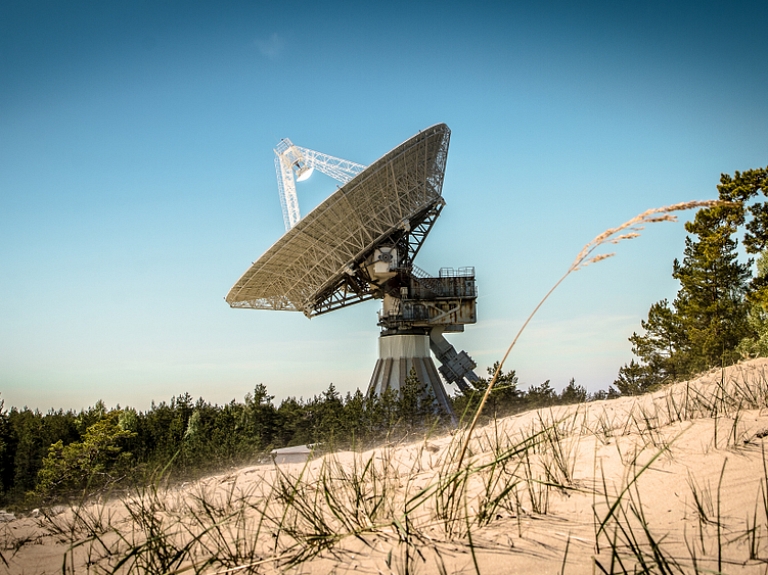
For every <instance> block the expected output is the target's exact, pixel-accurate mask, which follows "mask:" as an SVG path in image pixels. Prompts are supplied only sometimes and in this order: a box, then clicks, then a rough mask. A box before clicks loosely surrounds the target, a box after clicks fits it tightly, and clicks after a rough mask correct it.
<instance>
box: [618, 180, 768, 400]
mask: <svg viewBox="0 0 768 575" xmlns="http://www.w3.org/2000/svg"><path fill="white" fill-rule="evenodd" d="M766 182H768V168H766V169H758V170H749V171H747V172H744V173H743V174H742V173H739V172H736V174H735V175H734V176H729V175H727V174H723V175H722V176H721V177H720V185H719V186H718V191H719V193H720V199H722V200H726V201H728V202H730V203H728V204H720V205H716V206H714V207H710V208H704V209H701V210H699V211H698V212H697V213H696V216H695V218H694V220H693V221H692V222H687V223H686V224H685V229H686V231H687V232H688V233H689V234H691V235H690V236H688V237H686V239H685V249H684V252H683V259H682V261H678V260H675V261H674V263H673V271H672V276H673V277H674V278H675V279H676V280H678V281H679V282H680V289H679V291H678V293H677V296H676V297H675V299H674V301H673V302H672V304H671V305H670V304H669V302H668V301H667V300H662V301H660V302H657V303H655V304H653V305H652V306H651V308H650V310H649V312H648V318H647V320H644V321H642V322H641V325H642V327H643V330H645V331H644V333H643V334H642V335H638V334H637V333H635V334H633V335H632V337H630V338H629V340H630V342H632V352H633V353H634V354H635V355H637V356H638V358H639V359H640V363H634V362H632V363H630V364H629V365H625V366H623V367H622V368H621V370H620V371H619V377H618V379H617V380H616V382H615V385H616V386H617V387H618V388H619V390H620V391H621V392H622V393H625V394H635V393H642V392H643V391H647V390H648V389H651V388H652V387H653V386H655V385H658V384H661V383H665V382H671V381H675V380H678V379H680V378H682V377H686V376H690V375H693V374H695V373H699V372H701V371H705V370H707V369H710V368H713V367H720V366H725V365H729V364H731V363H733V362H735V361H737V360H738V359H739V358H740V357H742V356H744V355H754V354H757V353H762V351H763V349H766V348H768V346H766V345H762V344H761V341H763V342H764V343H768V338H765V337H764V336H766V335H768V333H760V331H761V330H762V331H765V330H763V327H768V323H767V322H766V321H765V317H764V316H765V313H763V312H765V311H768V279H766V277H765V275H764V274H762V273H759V274H757V276H756V277H754V278H753V277H752V273H751V269H752V260H748V261H747V262H746V263H740V262H739V261H738V253H737V248H738V241H737V240H736V239H735V234H736V233H737V231H738V229H739V226H741V225H742V224H746V232H745V235H744V245H745V248H746V250H747V252H749V253H758V252H760V251H762V250H764V249H765V248H766V246H768V205H766V204H765V203H759V202H758V203H753V204H752V205H750V206H749V207H745V204H744V202H747V201H750V200H753V198H754V197H755V196H756V195H757V193H758V191H760V190H762V191H763V194H765V192H766V190H765V187H766ZM750 280H751V281H750ZM750 302H751V303H752V305H750ZM756 304H759V305H760V306H761V307H762V310H761V309H756V308H755V307H754V306H755V305H756Z"/></svg>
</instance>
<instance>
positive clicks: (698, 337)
mask: <svg viewBox="0 0 768 575" xmlns="http://www.w3.org/2000/svg"><path fill="white" fill-rule="evenodd" d="M735 212H736V210H735V209H733V208H729V207H714V208H710V209H703V210H699V212H698V213H697V214H696V217H695V218H694V221H693V222H687V223H686V224H685V229H686V230H687V231H688V232H690V233H692V234H695V235H696V236H698V241H693V240H691V239H690V238H686V240H685V251H684V257H683V261H682V263H678V262H677V260H675V263H674V272H673V274H672V275H673V277H674V278H675V279H677V280H678V281H679V282H680V286H681V287H680V291H679V292H678V294H677V298H676V299H675V302H674V307H675V309H676V311H677V314H678V316H679V318H680V322H681V324H682V326H683V328H684V330H685V334H686V336H687V337H686V339H687V342H686V343H687V348H688V349H687V350H684V351H686V352H687V354H688V358H687V359H688V366H687V367H688V369H687V371H688V373H695V372H699V371H702V370H706V369H709V368H711V367H717V366H721V365H728V364H730V363H733V362H734V361H735V360H736V359H738V356H737V354H736V353H735V349H736V346H737V345H738V344H739V342H740V341H741V339H742V338H743V337H745V336H746V335H747V334H748V332H747V329H748V326H747V322H746V313H747V306H746V302H745V301H744V296H745V294H746V289H747V282H748V281H749V278H750V267H751V263H752V262H751V260H750V261H749V262H748V263H746V264H740V263H738V261H737V257H738V256H737V253H736V246H737V242H736V240H735V239H733V234H735V233H736V222H737V221H738V219H737V215H736V214H735Z"/></svg>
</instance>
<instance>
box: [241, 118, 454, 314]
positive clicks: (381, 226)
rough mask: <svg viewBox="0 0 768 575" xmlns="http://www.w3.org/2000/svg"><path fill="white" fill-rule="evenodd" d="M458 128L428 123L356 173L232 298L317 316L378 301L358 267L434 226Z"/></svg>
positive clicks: (275, 249)
mask: <svg viewBox="0 0 768 575" xmlns="http://www.w3.org/2000/svg"><path fill="white" fill-rule="evenodd" d="M450 133H451V132H450V130H449V129H448V126H446V125H445V124H437V125H435V126H432V127H430V128H427V129H426V130H423V131H421V132H419V133H418V134H416V135H415V136H413V137H412V138H410V139H409V140H407V141H406V142H404V143H402V144H400V145H399V146H397V147H396V148H395V149H393V150H392V151H391V152H389V153H388V154H386V155H384V156H382V157H381V158H380V159H379V160H377V161H376V162H374V163H373V164H371V165H370V166H369V167H368V168H366V169H365V170H364V171H362V172H361V173H359V174H358V175H357V176H355V177H354V178H353V179H352V180H351V181H350V182H348V183H347V184H345V185H344V186H343V187H341V188H340V189H338V190H337V191H336V192H335V193H334V194H332V195H331V196H330V197H329V198H328V199H326V200H325V201H324V202H323V203H321V204H320V205H319V206H317V207H316V208H315V209H314V210H312V212H310V213H309V214H308V215H307V216H305V217H304V218H303V219H302V220H300V221H299V223H298V224H296V226H295V227H294V228H292V229H291V230H290V231H289V232H287V233H286V234H285V235H284V236H283V237H281V238H280V239H279V240H278V241H277V242H276V243H275V244H274V245H273V246H272V247H271V248H269V250H267V252H266V253H265V254H264V255H263V256H261V257H260V258H259V260H258V261H257V262H256V263H254V264H253V265H252V266H251V267H250V268H249V269H248V271H246V272H245V273H244V274H243V276H242V277H241V278H240V279H239V280H238V281H237V283H236V284H235V285H234V286H233V287H232V289H231V290H230V291H229V293H228V294H227V297H226V301H227V303H229V305H230V306H232V307H237V308H252V309H273V310H287V311H301V312H303V313H304V314H305V315H306V316H308V317H311V316H313V315H317V314H319V313H323V312H326V311H331V310H332V309H337V308H338V307H343V306H344V305H349V304H351V303H357V302H359V301H364V300H367V299H371V298H372V297H373V291H372V290H371V286H366V285H361V282H360V278H359V274H356V273H355V270H357V269H359V266H360V264H361V263H362V262H363V261H364V260H365V259H366V258H367V257H368V256H370V255H371V254H372V253H373V251H374V250H375V249H376V248H377V247H378V246H379V245H381V244H383V243H389V242H391V241H392V240H393V238H398V237H402V236H403V235H404V234H406V233H408V232H409V231H410V230H413V229H415V228H417V227H418V226H427V227H426V231H425V232H424V233H423V236H425V235H426V233H427V232H428V231H429V228H430V227H431V224H432V223H434V219H435V218H436V217H437V215H438V214H439V210H440V209H441V207H442V204H443V199H442V196H441V194H442V187H443V175H444V172H445V162H446V158H447V155H448V143H449V140H450ZM425 222H426V223H425ZM423 236H422V238H423ZM419 246H420V244H419ZM417 250H418V247H417V248H416V251H417ZM413 255H415V252H414V254H413ZM350 295H352V297H351V298H350Z"/></svg>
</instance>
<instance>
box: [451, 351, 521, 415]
mask: <svg viewBox="0 0 768 575" xmlns="http://www.w3.org/2000/svg"><path fill="white" fill-rule="evenodd" d="M497 369H499V362H498V361H497V362H495V363H494V364H493V366H492V367H489V368H487V372H488V377H487V378H482V377H481V378H480V379H478V380H477V381H473V382H472V386H473V388H474V393H472V394H470V395H469V396H459V397H457V398H456V399H455V400H454V409H455V410H456V412H457V413H458V414H459V416H462V415H463V414H464V413H465V412H466V413H467V414H468V415H470V416H471V415H472V414H473V413H474V411H475V408H476V406H477V405H479V403H480V398H481V397H482V396H483V394H484V393H485V390H486V389H488V384H489V383H490V381H491V379H493V375H494V374H495V373H496V370H497ZM517 385H518V377H517V374H516V372H515V370H514V369H513V370H511V371H508V372H506V373H504V372H503V371H502V372H501V373H499V377H498V378H497V379H496V383H495V384H494V386H493V389H492V390H491V395H490V396H489V397H488V401H487V403H486V404H485V407H484V408H483V413H484V414H485V415H487V416H489V417H493V416H495V415H501V414H505V413H512V412H514V411H519V410H520V409H521V408H523V406H525V400H524V398H523V393H522V392H521V391H520V390H519V389H518V388H517Z"/></svg>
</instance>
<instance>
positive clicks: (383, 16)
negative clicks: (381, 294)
mask: <svg viewBox="0 0 768 575" xmlns="http://www.w3.org/2000/svg"><path fill="white" fill-rule="evenodd" d="M766 21H768V4H766V3H765V2H764V1H756V2H751V3H750V2H738V1H737V2H719V3H712V2H701V1H699V2H668V1H664V2H632V3H629V2H626V3H624V2H608V1H606V2H579V3H573V2H529V3H514V2H500V3H493V2H483V3H474V5H472V4H470V3H469V2H467V3H450V2H444V1H441V2H414V1H408V2H379V3H368V2H313V3H306V2H170V1H168V2H102V1H99V2H95V1H94V2H58V1H56V2H35V1H25V2H20V1H19V2H3V3H1V4H0V398H2V399H4V400H5V402H6V407H8V406H9V405H17V406H22V405H28V406H30V407H35V408H40V409H42V410H47V409H48V408H51V407H56V408H59V407H63V408H76V409H77V408H80V407H85V406H88V405H92V404H93V403H94V402H95V401H96V400H98V399H100V398H101V399H103V400H104V401H105V402H106V403H107V404H108V405H115V404H118V403H119V404H121V405H133V406H135V407H137V408H140V409H143V408H147V407H148V406H149V405H150V402H151V401H152V400H155V401H161V400H168V399H169V398H170V397H171V396H172V395H176V394H180V393H183V392H189V393H191V394H192V395H193V396H195V397H198V396H203V397H204V398H205V399H207V400H209V401H212V402H217V403H222V402H228V401H230V400H232V399H238V400H241V399H242V398H243V396H244V395H245V394H246V393H247V392H248V391H250V390H252V389H253V387H254V386H255V385H256V384H258V383H264V384H266V385H267V387H268V389H269V390H270V392H271V393H273V394H274V395H276V396H277V398H278V400H279V399H282V398H284V397H286V396H289V395H294V396H297V395H303V396H304V397H308V396H311V395H313V394H316V393H319V392H320V391H322V390H323V389H325V388H326V387H327V386H328V384H329V383H330V382H333V383H334V384H335V385H336V387H337V388H338V389H339V390H341V391H342V392H346V391H350V390H354V389H355V388H357V387H360V388H363V389H364V388H365V387H366V385H367V383H368V379H369V377H370V373H371V371H372V369H373V366H374V363H375V361H376V355H377V335H378V328H377V327H376V312H377V309H378V302H368V303H365V304H360V305H357V306H352V307H350V308H348V309H344V310H341V311H338V312H335V313H332V314H329V315H326V316H321V317H318V318H315V319H313V320H311V321H310V320H307V319H306V318H305V317H304V316H303V315H300V314H297V313H280V312H267V311H250V310H233V309H230V308H229V307H228V306H227V305H226V303H225V302H224V299H223V298H224V296H225V295H226V293H227V291H228V290H229V288H230V287H231V285H232V284H233V283H234V282H235V281H236V280H237V279H238V278H239V277H240V275H241V274H242V273H243V272H244V271H245V270H246V269H247V268H248V267H249V265H250V264H251V262H252V261H255V260H256V259H257V258H258V257H259V256H260V255H261V254H262V253H263V252H264V251H265V250H266V249H267V248H269V246H270V245H272V243H274V241H276V240H277V239H278V238H279V237H280V235H281V234H282V233H283V220H282V215H281V211H280V203H279V199H278V195H277V184H276V181H275V173H274V165H273V153H272V148H273V147H274V146H275V145H276V144H277V142H278V141H279V139H280V138H284V137H289V138H291V139H292V140H293V141H294V142H295V143H296V144H298V145H300V146H304V147H307V148H312V149H315V150H320V151H323V152H325V153H328V154H331V155H335V156H340V157H343V158H346V159H349V160H353V161H356V162H360V163H364V164H369V163H371V162H373V161H374V160H376V159H377V158H378V157H380V156H381V155H383V154H384V153H386V152H387V151H389V150H390V149H391V148H393V147H395V146H396V145H397V144H399V143H401V142H402V141H404V140H406V139H407V138H409V137H410V136H412V135H413V134H415V133H416V132H417V131H418V130H420V129H423V128H425V127H427V126H430V125H432V124H435V123H439V122H445V123H446V124H448V126H449V127H450V128H451V130H452V138H451V148H450V152H449V155H448V165H447V171H446V179H445V186H444V189H443V195H444V197H445V199H446V201H447V205H446V208H445V209H444V211H443V215H442V217H441V218H440V220H439V221H438V222H437V224H436V226H435V228H434V230H433V232H432V234H431V235H430V237H429V239H428V241H427V243H426V245H425V247H424V249H423V250H422V253H421V254H420V255H419V259H418V260H417V263H418V265H419V266H420V267H422V268H424V269H426V270H429V271H432V272H434V273H436V272H437V270H438V269H439V268H440V267H442V266H452V267H458V266H465V265H474V266H475V268H476V270H477V278H478V285H479V290H480V293H481V297H480V299H479V300H478V312H479V322H478V323H477V325H475V326H470V327H469V328H468V329H467V331H466V332H465V333H464V334H461V335H455V336H452V338H451V339H452V342H453V343H454V344H455V345H456V347H457V348H458V349H466V350H467V351H468V353H470V354H471V355H472V356H473V357H474V358H475V360H476V361H477V362H478V364H479V366H480V369H479V371H481V372H484V371H485V367H486V366H488V365H490V364H492V363H493V361H494V360H496V359H498V358H499V357H500V356H501V355H502V353H503V351H504V349H505V348H506V347H507V345H508V344H509V342H510V341H511V339H512V337H513V336H514V333H515V332H516V331H517V329H518V328H519V326H520V325H521V323H522V322H523V320H524V319H525V317H526V316H527V315H528V313H529V312H530V310H531V309H532V308H533V306H534V305H535V304H536V302H537V301H538V300H539V299H540V298H541V296H542V295H543V294H544V293H545V292H546V291H547V290H548V289H549V287H550V286H551V285H552V284H553V283H554V282H555V281H556V280H557V279H558V278H559V277H560V275H561V274H562V273H563V272H564V271H565V269H566V268H567V267H568V265H569V264H570V262H571V261H572V260H573V258H574V257H575V255H576V253H578V251H579V250H580V249H581V247H582V246H583V245H584V244H585V243H586V242H587V241H589V240H590V239H592V238H593V237H594V236H596V235H597V234H598V233H600V232H602V231H603V230H604V229H606V228H607V227H611V226H615V225H617V224H620V223H622V222H623V221H625V220H627V219H629V218H631V217H632V216H634V215H636V214H637V213H639V212H641V211H643V210H645V209H647V208H651V207H656V206H662V205H666V204H670V203H673V202H678V201H685V200H692V199H706V198H712V197H715V196H716V193H717V192H716V184H717V183H718V179H719V175H720V173H722V172H727V173H732V172H733V171H735V170H745V169H749V168H755V167H759V166H765V165H766V164H768V130H767V129H766V128H768V73H766V62H768V35H766V34H765V26H764V25H763V24H764V23H765V22H766ZM335 188H336V182H335V181H333V180H331V179H328V178H326V177H325V176H323V175H322V174H316V175H315V176H313V177H312V179H311V180H309V181H308V182H307V183H306V185H305V186H301V185H300V186H299V202H300V205H301V207H302V210H303V212H304V213H306V212H307V211H308V210H309V209H310V208H311V207H313V206H314V205H316V204H317V203H319V202H320V201H321V200H322V199H323V198H324V197H325V196H327V195H328V194H330V193H331V192H332V191H333V190H334V189H335ZM688 217H692V214H688ZM684 219H685V216H684V217H683V220H684ZM684 237H685V232H684V229H683V225H682V221H681V222H680V223H678V224H657V225H656V226H655V227H653V228H649V229H647V230H645V232H644V233H643V236H642V237H641V238H639V239H637V240H634V241H633V242H630V243H627V244H625V245H621V246H619V247H618V255H617V257H615V258H612V259H609V260H606V261H603V262H601V263H599V264H597V265H595V266H592V267H590V268H588V269H586V270H583V271H580V272H578V273H576V274H575V275H573V276H572V277H570V278H569V279H568V280H567V282H566V283H564V284H563V285H562V286H561V288H560V289H559V290H558V291H557V292H556V293H555V295H554V296H553V297H552V299H551V300H550V301H549V302H548V303H547V305H546V306H545V307H544V308H543V309H542V311H541V313H540V314H539V315H538V316H537V318H536V320H535V321H534V322H533V323H532V324H531V326H530V328H529V329H528V331H527V332H526V333H525V335H524V336H523V338H522V339H521V341H520V344H519V346H518V348H517V349H516V350H515V351H514V352H513V354H512V355H511V357H510V360H509V364H508V365H509V367H510V368H514V369H516V370H517V372H518V375H519V376H520V380H521V383H522V385H523V387H525V386H527V385H529V384H538V383H541V382H542V381H544V380H545V379H551V380H552V383H553V385H554V386H555V387H557V388H562V387H563V386H564V385H565V384H566V383H567V381H568V380H569V379H570V378H571V377H575V378H576V381H577V383H580V384H582V385H584V386H586V387H587V388H588V389H590V390H595V389H600V388H605V387H606V386H607V385H608V384H609V383H611V382H612V381H613V379H614V378H615V376H616V373H617V370H618V368H619V367H620V366H621V365H622V364H624V363H625V362H627V361H629V360H630V359H631V357H632V355H631V351H630V344H629V342H628V341H627V337H629V336H630V335H631V334H632V332H633V331H635V330H639V327H640V325H639V324H640V320H641V319H642V318H643V317H645V314H646V313H647V311H648V307H649V306H650V305H651V304H652V303H653V302H655V301H658V300H660V299H662V298H665V297H666V298H672V297H674V294H675V293H676V290H677V285H676V283H675V281H674V280H673V279H672V278H671V266H672V261H673V259H674V258H676V257H680V256H681V254H682V249H683V239H684Z"/></svg>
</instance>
